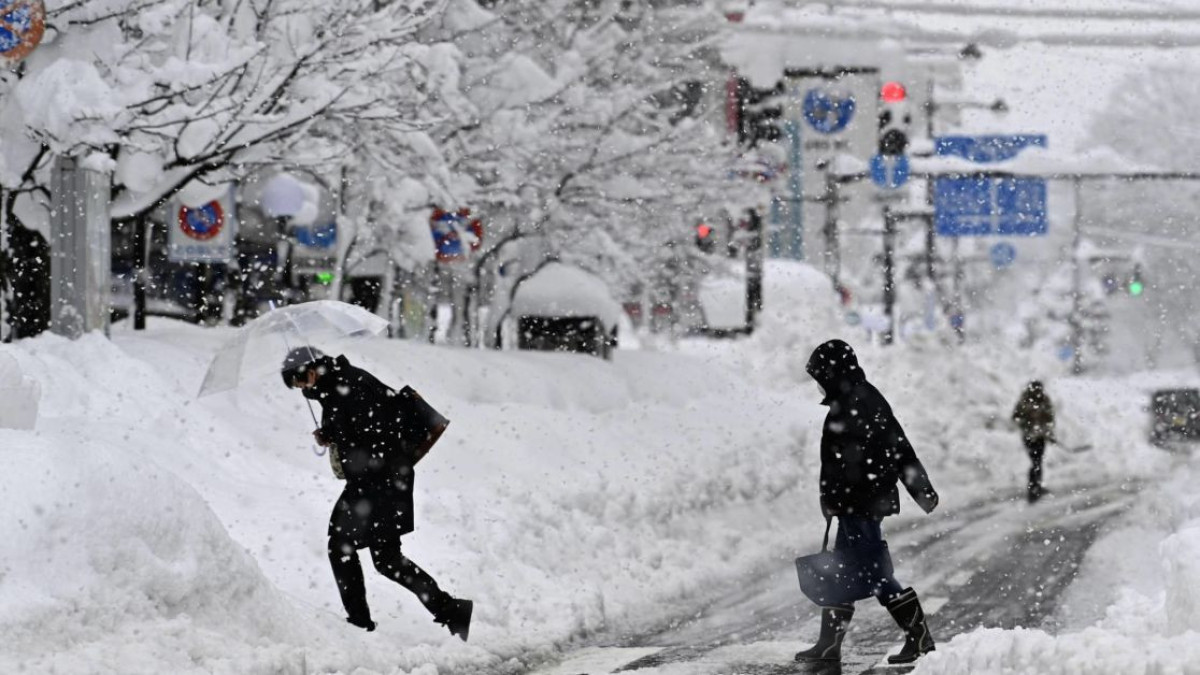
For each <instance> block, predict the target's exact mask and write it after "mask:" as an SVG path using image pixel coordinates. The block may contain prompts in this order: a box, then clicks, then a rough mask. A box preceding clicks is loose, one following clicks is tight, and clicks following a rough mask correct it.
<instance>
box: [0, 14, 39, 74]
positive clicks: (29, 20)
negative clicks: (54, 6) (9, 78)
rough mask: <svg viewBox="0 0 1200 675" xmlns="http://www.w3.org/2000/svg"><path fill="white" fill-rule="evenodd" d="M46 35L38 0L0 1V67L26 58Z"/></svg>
mask: <svg viewBox="0 0 1200 675" xmlns="http://www.w3.org/2000/svg"><path fill="white" fill-rule="evenodd" d="M45 32H46V6H45V4H43V3H42V1H41V0H0V63H4V64H8V65H13V64H16V63H19V62H20V61H21V59H24V58H25V57H26V56H29V54H30V53H31V52H33V50H34V49H36V48H37V46H38V44H39V43H40V42H41V41H42V35H44V34H45Z"/></svg>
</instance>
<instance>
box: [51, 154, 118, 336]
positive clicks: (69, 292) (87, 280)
mask: <svg viewBox="0 0 1200 675" xmlns="http://www.w3.org/2000/svg"><path fill="white" fill-rule="evenodd" d="M110 184H111V182H110V180H109V177H108V176H106V175H104V174H101V173H98V172H95V171H89V170H87V169H84V168H82V167H80V166H79V163H78V161H77V160H76V159H75V158H73V157H66V156H59V157H58V158H57V159H56V160H55V163H54V168H53V171H52V173H51V182H50V189H51V191H52V193H51V194H52V199H53V208H52V214H51V218H50V303H51V304H50V329H51V330H52V331H53V332H55V333H57V334H59V335H64V336H66V337H69V338H77V337H79V336H81V335H83V334H84V333H86V332H88V331H93V330H104V331H106V332H107V330H108V323H109V286H110V282H111V280H110V276H111V272H110V269H111V266H112V256H111V254H110V253H109V251H110V249H111V246H112V244H111V237H110V235H109V216H108V206H109V199H110V198H111V187H110Z"/></svg>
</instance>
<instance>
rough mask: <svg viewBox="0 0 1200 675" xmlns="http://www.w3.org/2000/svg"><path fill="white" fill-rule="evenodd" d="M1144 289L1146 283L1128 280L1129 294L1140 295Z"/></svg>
mask: <svg viewBox="0 0 1200 675" xmlns="http://www.w3.org/2000/svg"><path fill="white" fill-rule="evenodd" d="M1144 290H1146V285H1145V284H1143V283H1142V282H1140V281H1131V282H1129V294H1130V295H1134V296H1137V295H1141V294H1142V291H1144Z"/></svg>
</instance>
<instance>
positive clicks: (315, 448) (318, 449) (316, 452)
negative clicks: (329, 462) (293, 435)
mask: <svg viewBox="0 0 1200 675" xmlns="http://www.w3.org/2000/svg"><path fill="white" fill-rule="evenodd" d="M312 451H313V454H314V455H316V456H317V457H324V456H325V448H322V447H321V446H319V445H317V444H316V443H313V446H312Z"/></svg>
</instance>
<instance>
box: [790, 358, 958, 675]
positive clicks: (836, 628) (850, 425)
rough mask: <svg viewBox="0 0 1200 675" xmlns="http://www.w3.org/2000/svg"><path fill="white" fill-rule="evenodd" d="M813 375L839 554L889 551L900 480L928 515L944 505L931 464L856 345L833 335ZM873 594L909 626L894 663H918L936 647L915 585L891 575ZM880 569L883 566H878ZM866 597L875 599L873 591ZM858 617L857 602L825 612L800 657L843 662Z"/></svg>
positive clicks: (825, 505)
mask: <svg viewBox="0 0 1200 675" xmlns="http://www.w3.org/2000/svg"><path fill="white" fill-rule="evenodd" d="M807 371H808V374H809V375H811V376H812V378H813V379H814V380H816V381H817V384H818V385H819V386H820V387H821V394H822V395H823V396H824V400H823V401H821V403H822V404H823V405H827V406H829V413H828V415H827V416H826V417H825V426H824V430H823V432H822V435H821V486H820V489H821V510H822V511H823V512H824V514H825V517H826V518H827V519H829V518H837V521H838V523H837V525H838V529H837V539H836V542H835V544H834V551H835V552H838V551H843V550H845V549H856V548H857V549H858V550H860V551H861V550H879V549H882V555H883V556H885V557H886V556H889V554H888V553H887V551H886V542H885V541H884V539H883V533H882V530H881V528H880V524H881V521H882V520H883V518H884V517H885V516H890V515H893V514H896V513H899V512H900V496H899V492H898V491H897V489H896V483H897V482H898V481H900V482H903V483H904V486H905V488H906V489H907V490H908V493H909V494H910V495H911V496H912V498H913V499H914V500H915V501H916V502H917V504H918V505H919V506H920V507H921V508H922V509H924V510H925V511H926V512H927V513H928V512H930V511H932V510H933V509H934V508H935V507H936V506H937V503H938V495H937V492H935V491H934V489H933V486H932V485H931V484H930V482H929V477H928V475H927V474H926V473H925V468H924V467H923V466H922V465H921V462H920V460H918V459H917V455H916V453H915V452H914V451H913V448H912V445H911V444H910V443H909V441H908V438H907V437H906V436H905V434H904V430H903V429H901V428H900V423H899V422H898V421H896V417H895V415H893V414H892V409H891V406H889V405H888V402H887V400H885V399H884V398H883V395H882V394H880V393H879V390H877V389H876V388H875V387H874V386H872V385H871V383H870V382H867V378H866V375H865V374H864V373H863V371H862V368H860V367H859V365H858V358H857V357H856V356H855V354H854V350H853V349H851V348H850V345H848V344H846V343H845V342H842V341H841V340H830V341H829V342H826V343H824V344H822V345H821V346H820V347H818V348H817V349H816V351H814V352H813V354H812V357H811V358H809V360H808V367H807ZM890 568H891V561H890V557H887V566H886V568H884V569H886V570H887V574H886V577H885V578H883V579H882V580H881V582H879V583H878V584H876V585H873V586H872V591H871V592H873V593H874V595H875V597H876V599H877V600H878V601H879V604H881V605H883V606H884V607H885V608H887V611H888V613H890V614H891V615H892V618H893V619H895V621H896V623H897V624H899V626H900V628H901V630H903V631H904V635H905V639H904V647H903V648H902V649H901V650H900V653H899V654H896V655H894V656H891V657H889V658H888V661H889V662H891V663H911V662H913V661H916V660H917V658H918V657H920V656H921V655H922V654H925V653H927V652H931V651H933V649H934V643H933V637H932V636H931V635H930V634H929V627H928V625H927V624H926V621H925V612H924V611H923V610H922V609H921V603H920V601H919V600H918V599H917V593H916V591H914V590H913V589H912V588H903V587H901V585H900V584H899V583H898V582H897V581H896V579H895V577H893V576H892V574H891V572H890ZM875 569H879V568H875ZM862 597H869V593H868V594H866V595H863V596H862ZM853 616H854V605H853V603H850V604H842V605H832V606H825V607H822V609H821V635H820V638H819V639H818V640H817V644H816V645H815V646H813V647H811V648H810V649H806V650H804V651H802V652H800V653H798V654H796V660H797V661H840V660H841V647H842V640H843V638H844V637H845V635H846V628H847V626H848V625H849V623H850V619H851V617H853Z"/></svg>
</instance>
